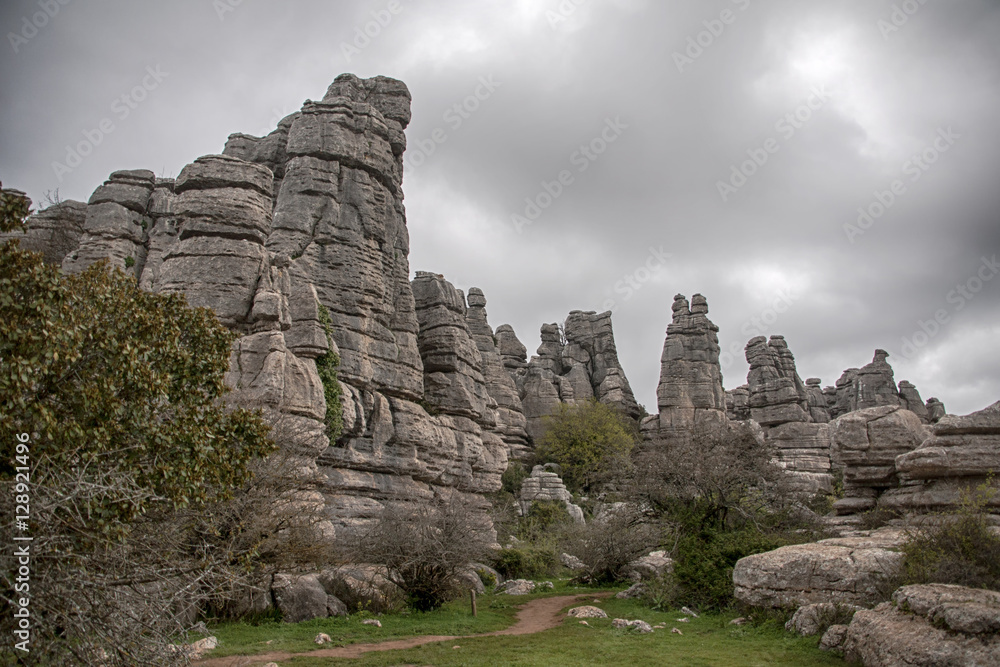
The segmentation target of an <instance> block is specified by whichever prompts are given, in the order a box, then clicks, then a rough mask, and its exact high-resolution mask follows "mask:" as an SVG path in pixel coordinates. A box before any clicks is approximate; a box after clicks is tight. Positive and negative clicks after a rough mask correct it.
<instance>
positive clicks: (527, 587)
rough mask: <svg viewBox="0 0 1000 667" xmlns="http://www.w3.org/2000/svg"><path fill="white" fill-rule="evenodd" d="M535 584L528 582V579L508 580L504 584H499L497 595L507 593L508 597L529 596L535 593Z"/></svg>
mask: <svg viewBox="0 0 1000 667" xmlns="http://www.w3.org/2000/svg"><path fill="white" fill-rule="evenodd" d="M535 588H536V586H535V582H533V581H528V580H527V579H508V580H507V581H505V582H503V583H502V584H497V587H496V591H497V593H506V594H507V595H527V594H529V593H534V592H535Z"/></svg>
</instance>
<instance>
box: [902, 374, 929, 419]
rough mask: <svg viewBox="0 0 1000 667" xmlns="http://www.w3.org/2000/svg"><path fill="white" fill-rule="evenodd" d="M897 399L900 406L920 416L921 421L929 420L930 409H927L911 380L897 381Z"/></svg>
mask: <svg viewBox="0 0 1000 667" xmlns="http://www.w3.org/2000/svg"><path fill="white" fill-rule="evenodd" d="M899 401H900V405H901V406H902V407H904V408H906V409H907V410H909V411H910V412H912V413H913V414H915V415H916V416H918V417H920V420H921V421H923V422H926V421H929V417H930V411H929V410H928V409H927V405H925V404H924V400H923V399H922V398H920V392H919V391H917V388H916V387H915V386H913V383H912V382H907V381H906V380H900V381H899Z"/></svg>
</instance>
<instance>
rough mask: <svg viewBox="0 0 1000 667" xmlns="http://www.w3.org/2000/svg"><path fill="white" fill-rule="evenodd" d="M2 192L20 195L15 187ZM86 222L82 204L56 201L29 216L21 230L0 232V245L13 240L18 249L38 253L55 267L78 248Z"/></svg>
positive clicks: (71, 201) (22, 194)
mask: <svg viewBox="0 0 1000 667" xmlns="http://www.w3.org/2000/svg"><path fill="white" fill-rule="evenodd" d="M3 192H4V193H5V194H6V193H8V192H12V193H14V194H16V195H18V196H24V193H22V192H20V191H18V190H4V191H3ZM86 221H87V205H86V204H84V203H83V202H79V201H73V200H67V201H64V202H59V203H57V204H53V205H52V206H49V207H48V208H46V209H45V210H43V211H40V212H39V213H36V214H35V215H33V216H31V224H30V225H29V226H28V227H27V228H25V229H24V230H20V231H15V232H11V233H8V234H0V245H3V244H4V243H6V242H7V240H9V239H17V242H18V243H19V244H20V247H21V249H22V250H30V251H31V252H40V253H42V258H43V259H44V260H45V262H46V263H47V264H55V265H57V266H59V265H61V264H62V262H63V260H64V259H66V255H68V254H69V253H71V252H73V251H75V250H76V249H77V248H78V247H79V245H80V237H82V236H83V230H84V226H85V224H86Z"/></svg>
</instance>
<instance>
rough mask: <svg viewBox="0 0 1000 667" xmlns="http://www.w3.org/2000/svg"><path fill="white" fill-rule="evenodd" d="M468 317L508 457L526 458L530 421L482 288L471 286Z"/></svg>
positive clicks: (528, 451) (528, 449)
mask: <svg viewBox="0 0 1000 667" xmlns="http://www.w3.org/2000/svg"><path fill="white" fill-rule="evenodd" d="M465 320H466V324H467V325H468V328H469V333H470V334H471V335H472V339H473V340H474V341H475V343H476V347H478V348H479V356H480V358H481V360H482V368H483V378H484V380H485V382H486V391H487V393H489V395H490V398H492V399H493V400H494V401H496V404H497V408H496V410H497V419H496V422H497V423H496V429H497V432H498V433H499V434H500V437H501V438H502V439H503V441H504V444H506V445H507V454H508V457H510V458H525V457H526V456H528V454H529V453H530V441H529V440H528V433H527V431H526V430H525V428H526V426H527V420H526V419H525V417H524V409H523V408H522V406H521V398H520V396H519V394H518V391H517V385H515V384H514V380H513V378H512V377H511V375H510V374H509V373H508V372H507V370H506V369H505V367H504V360H503V357H502V356H501V351H500V347H499V344H498V340H497V337H496V336H495V335H494V333H493V328H492V327H490V323H489V321H488V320H487V316H486V296H485V295H484V294H483V291H482V290H481V289H479V288H478V287H472V288H470V289H469V295H468V309H467V311H466V316H465ZM511 333H513V329H511ZM515 340H516V337H515Z"/></svg>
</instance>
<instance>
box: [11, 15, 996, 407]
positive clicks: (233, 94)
mask: <svg viewBox="0 0 1000 667" xmlns="http://www.w3.org/2000/svg"><path fill="white" fill-rule="evenodd" d="M46 6H48V13H47V14H46V9H45V7H46ZM0 29H2V32H3V33H4V35H5V37H4V43H3V44H2V45H0V54H2V55H0V82H2V85H0V91H2V92H0V95H2V105H0V179H2V181H3V184H4V186H5V187H16V188H20V189H22V190H25V191H27V192H28V193H29V194H30V195H31V196H32V198H34V199H35V200H36V202H37V201H39V200H41V199H42V198H43V196H44V193H46V192H47V191H54V190H56V189H58V191H59V195H60V196H61V197H62V198H63V199H80V200H84V201H86V199H87V198H88V197H89V195H90V193H91V192H92V191H93V190H94V189H95V188H96V187H97V186H98V185H100V183H101V182H102V181H103V180H104V179H106V178H107V176H108V174H110V173H111V172H112V171H114V170H117V169H127V168H148V169H152V170H154V171H155V172H156V173H157V174H158V175H162V176H176V175H177V174H178V173H179V171H180V170H181V168H182V167H183V166H184V165H185V164H187V163H189V162H192V161H193V160H194V159H195V158H197V157H198V156H201V155H205V154H210V153H219V152H221V151H222V148H223V146H224V144H225V141H226V137H227V136H228V135H229V134H230V133H232V132H246V133H250V134H258V135H259V134H265V133H267V132H269V131H270V130H271V129H273V128H274V126H275V125H276V123H277V121H278V120H279V119H280V118H281V117H283V116H285V115H287V114H289V113H291V112H293V111H296V110H298V108H299V107H300V106H301V104H302V103H303V101H304V100H306V99H320V98H322V96H323V94H324V92H325V90H326V87H327V85H329V83H330V82H331V81H332V80H333V79H334V78H335V77H336V76H337V75H338V74H340V73H342V72H353V73H355V74H358V75H359V76H362V77H369V76H375V75H378V74H384V75H387V76H391V77H395V78H398V79H401V80H403V81H404V82H406V84H407V86H408V87H409V89H410V92H411V94H412V96H413V120H412V122H411V124H410V126H409V128H408V129H407V138H408V142H409V148H408V150H407V165H406V169H405V171H404V180H403V188H404V191H405V196H406V199H405V204H406V208H407V220H408V226H409V230H410V239H411V253H410V267H411V269H412V270H414V271H416V270H426V271H435V272H438V273H442V274H444V275H445V277H446V278H448V279H449V280H450V281H451V282H452V283H454V284H455V285H456V286H457V287H459V288H462V289H465V290H468V288H469V287H473V286H476V287H481V288H482V289H483V290H484V292H485V293H486V297H487V300H488V305H487V311H488V313H489V319H490V323H491V324H492V325H493V327H494V328H496V327H497V326H499V325H500V324H503V323H509V324H511V325H512V326H513V327H514V329H515V330H516V332H517V334H518V335H519V337H520V338H521V340H522V341H523V342H524V343H525V345H526V346H527V347H528V349H529V351H530V350H534V349H535V348H536V347H537V346H538V343H539V339H538V330H539V326H540V325H541V324H542V323H543V322H557V321H558V322H561V321H563V320H564V319H565V317H566V315H567V314H568V312H569V311H570V310H574V309H579V310H597V311H601V310H607V309H609V308H610V309H612V310H613V311H614V328H615V334H616V339H617V343H618V350H619V355H620V357H621V360H622V364H623V365H624V367H625V371H626V374H627V375H628V378H629V380H630V382H631V384H632V387H633V388H634V390H635V392H636V394H637V398H638V399H639V401H640V402H641V403H644V404H645V405H646V407H647V408H648V409H649V410H650V411H655V409H656V397H655V390H656V384H657V379H658V374H659V356H660V351H661V348H662V345H663V338H664V332H665V329H666V325H667V324H668V322H669V320H670V312H671V311H670V305H671V303H672V300H673V296H674V294H677V293H681V294H684V295H686V296H688V297H689V298H690V296H691V295H692V294H693V293H696V292H700V293H702V294H704V295H705V296H706V297H707V299H708V303H709V317H710V318H711V319H712V320H713V321H714V322H715V323H716V324H718V325H719V327H720V329H721V330H720V333H719V339H720V343H721V345H722V347H723V358H722V362H723V376H724V380H725V385H726V388H727V389H731V388H733V387H735V386H738V385H740V384H743V383H745V382H746V372H747V367H746V363H745V361H744V358H743V347H744V345H745V344H746V342H747V340H748V339H749V338H750V337H752V336H754V335H758V334H763V335H771V334H782V335H784V336H785V338H786V339H787V341H788V344H789V347H790V348H791V350H792V352H793V353H794V354H795V358H796V361H797V364H798V370H799V374H800V375H801V376H802V377H803V378H807V377H820V378H822V380H823V383H824V384H825V385H826V384H833V383H834V382H835V381H836V379H837V378H838V377H839V376H840V374H841V372H842V371H843V370H844V369H845V368H848V367H859V366H861V365H863V364H866V363H868V362H869V361H871V358H872V354H873V352H874V350H875V348H878V347H881V348H884V349H886V350H888V351H889V353H890V355H891V356H890V358H889V362H890V363H891V364H892V366H893V368H894V369H895V372H896V380H897V381H899V380H904V379H905V380H910V381H911V382H913V383H915V384H916V385H917V387H918V389H919V390H920V392H921V394H922V395H923V397H924V398H925V399H926V398H929V397H930V396H937V397H938V398H940V399H941V400H943V401H944V403H945V405H946V407H947V408H948V410H949V412H954V413H966V412H970V411H973V410H978V409H981V408H983V407H986V406H987V405H989V404H991V403H993V402H994V401H996V400H998V399H1000V307H998V306H1000V277H998V275H997V274H998V272H1000V266H997V265H996V263H995V258H996V257H997V254H998V253H1000V3H998V2H996V1H995V0H955V1H951V2H945V1H944V0H921V1H918V0H906V1H905V2H903V1H897V2H891V1H883V0H854V1H846V0H845V1H840V2H836V1H830V2H824V3H814V2H810V3H805V2H801V1H799V2H792V1H779V0H773V1H768V0H713V1H705V0H700V1H696V0H683V1H682V0H676V1H674V0H670V1H664V0H660V1H655V0H583V1H581V0H562V2H560V1H559V0H507V1H499V0H497V1H488V0H478V1H477V2H475V3H473V2H468V1H467V0H465V1H459V0H435V1H433V2H432V1H431V0H393V1H389V0H375V1H372V2H331V1H327V2H319V1H315V2H306V1H301V2H295V1H288V0H286V1H283V2H280V3H279V2H266V1H265V0H242V2H241V1H240V0H214V1H213V0H184V1H176V2H169V3H164V2H151V1H147V2H138V1H135V0H132V1H130V2H125V1H124V0H120V1H116V0H105V1H98V0H41V1H39V0H35V1H28V0H24V1H10V0H8V1H5V2H4V3H3V4H2V9H0ZM366 31H367V33H368V34H367V35H366V34H365V33H366ZM137 86H138V87H139V88H138V89H137V88H136V87H137ZM123 95H124V96H125V98H124V99H123V97H122V96H123ZM455 105H458V107H457V108H456V106H455ZM102 121H103V128H104V129H103V130H101V127H102ZM109 129H110V131H108V130H109ZM435 130H438V131H437V132H436V133H435ZM81 142H84V143H90V144H93V147H92V150H90V151H88V152H89V155H86V156H82V157H81V158H80V160H79V164H77V161H76V160H74V159H73V158H72V157H71V156H70V157H68V156H67V146H78V145H79V144H80V143H81ZM87 148H89V146H86V145H85V146H84V149H83V150H86V149H87ZM68 160H69V161H68ZM54 163H59V165H61V166H57V165H55V164H54ZM74 165H75V166H74ZM560 178H561V179H562V182H560ZM880 200H881V201H880ZM533 207H537V208H533ZM859 208H860V209H862V210H865V211H867V212H868V214H869V215H870V216H871V217H870V218H866V217H861V215H860V213H859ZM515 216H520V217H519V218H515ZM859 217H861V219H860V220H859ZM935 318H936V321H935ZM921 322H923V323H924V326H923V327H921Z"/></svg>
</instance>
